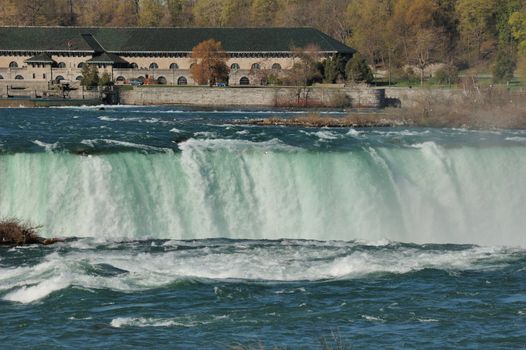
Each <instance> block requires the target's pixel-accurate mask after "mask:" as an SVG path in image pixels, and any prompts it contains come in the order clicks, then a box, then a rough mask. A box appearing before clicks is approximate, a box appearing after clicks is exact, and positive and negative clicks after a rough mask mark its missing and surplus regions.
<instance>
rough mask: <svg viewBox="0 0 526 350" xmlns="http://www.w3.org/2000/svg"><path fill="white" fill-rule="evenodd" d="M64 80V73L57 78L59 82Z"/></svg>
mask: <svg viewBox="0 0 526 350" xmlns="http://www.w3.org/2000/svg"><path fill="white" fill-rule="evenodd" d="M62 80H64V77H63V76H62V75H59V76H58V77H56V78H55V81H56V82H57V83H60V82H61V81H62Z"/></svg>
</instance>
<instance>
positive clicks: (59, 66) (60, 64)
mask: <svg viewBox="0 0 526 350" xmlns="http://www.w3.org/2000/svg"><path fill="white" fill-rule="evenodd" d="M58 68H66V64H65V63H64V62H60V63H59V64H58Z"/></svg>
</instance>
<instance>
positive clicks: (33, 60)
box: [26, 52, 57, 64]
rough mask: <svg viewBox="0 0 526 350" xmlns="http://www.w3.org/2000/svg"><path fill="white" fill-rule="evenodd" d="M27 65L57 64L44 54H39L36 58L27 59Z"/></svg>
mask: <svg viewBox="0 0 526 350" xmlns="http://www.w3.org/2000/svg"><path fill="white" fill-rule="evenodd" d="M26 62H27V63H50V64H53V63H57V62H55V61H54V60H53V59H52V58H51V56H50V55H49V54H47V53H45V52H42V53H39V54H37V55H36V56H33V57H31V58H28V59H27V60H26Z"/></svg>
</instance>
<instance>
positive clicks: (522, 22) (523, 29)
mask: <svg viewBox="0 0 526 350" xmlns="http://www.w3.org/2000/svg"><path fill="white" fill-rule="evenodd" d="M509 24H510V27H511V33H512V35H513V38H514V39H515V40H517V42H518V43H519V44H518V47H519V53H520V54H523V55H526V8H525V11H523V12H519V11H517V12H514V13H512V14H511V16H510V19H509Z"/></svg>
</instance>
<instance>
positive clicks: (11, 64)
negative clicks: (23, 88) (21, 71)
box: [9, 61, 18, 68]
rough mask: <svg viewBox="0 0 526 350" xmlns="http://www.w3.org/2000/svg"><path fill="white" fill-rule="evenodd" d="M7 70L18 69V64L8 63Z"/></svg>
mask: <svg viewBox="0 0 526 350" xmlns="http://www.w3.org/2000/svg"><path fill="white" fill-rule="evenodd" d="M9 68H18V63H16V62H15V61H13V62H11V63H9Z"/></svg>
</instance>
